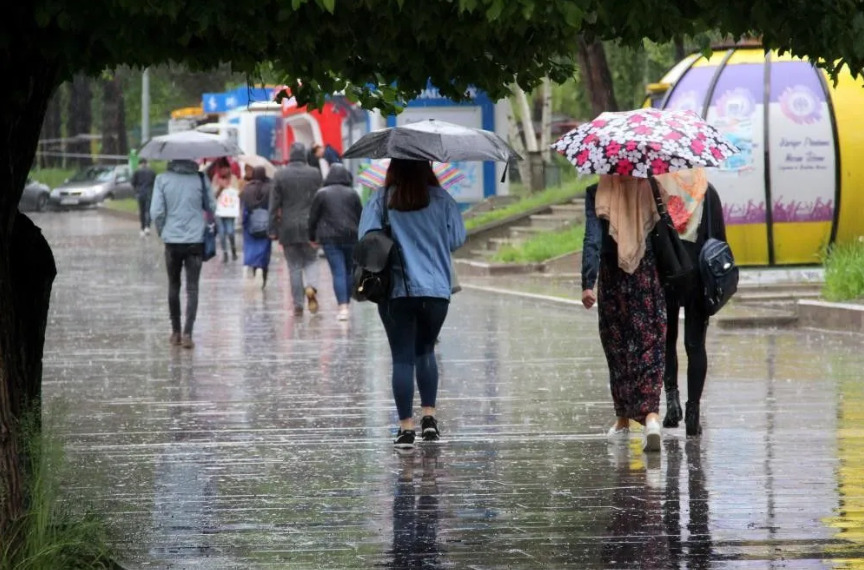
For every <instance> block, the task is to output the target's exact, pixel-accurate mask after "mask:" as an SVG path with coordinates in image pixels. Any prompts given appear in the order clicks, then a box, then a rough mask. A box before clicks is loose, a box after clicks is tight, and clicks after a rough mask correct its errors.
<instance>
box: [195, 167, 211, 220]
mask: <svg viewBox="0 0 864 570" xmlns="http://www.w3.org/2000/svg"><path fill="white" fill-rule="evenodd" d="M198 178H200V179H201V204H202V206H203V207H204V211H205V212H207V213H208V214H210V215H213V212H212V211H211V210H210V201H209V200H208V199H207V185H206V184H205V183H204V173H203V172H199V173H198Z"/></svg>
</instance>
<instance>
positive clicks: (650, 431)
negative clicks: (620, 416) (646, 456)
mask: <svg viewBox="0 0 864 570" xmlns="http://www.w3.org/2000/svg"><path fill="white" fill-rule="evenodd" d="M661 440H662V430H661V428H660V422H658V421H657V420H648V422H647V423H646V424H645V429H644V431H643V432H642V451H645V452H646V453H650V452H656V451H660V441H661Z"/></svg>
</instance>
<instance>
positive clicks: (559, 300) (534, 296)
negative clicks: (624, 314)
mask: <svg viewBox="0 0 864 570" xmlns="http://www.w3.org/2000/svg"><path fill="white" fill-rule="evenodd" d="M462 289H465V290H470V291H480V292H484V293H494V294H496V295H509V296H511V297H522V298H523V299H531V300H533V301H540V302H543V303H555V304H558V305H567V306H569V307H579V308H582V301H577V300H575V299H565V298H564V297H553V296H551V295H540V294H538V293H526V292H523V291H512V290H510V289H499V288H497V287H485V286H483V285H470V284H467V283H462Z"/></svg>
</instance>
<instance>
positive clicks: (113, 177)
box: [51, 165, 135, 208]
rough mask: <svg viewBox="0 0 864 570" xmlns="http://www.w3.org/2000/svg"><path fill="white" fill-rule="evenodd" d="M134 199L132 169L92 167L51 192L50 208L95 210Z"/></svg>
mask: <svg viewBox="0 0 864 570" xmlns="http://www.w3.org/2000/svg"><path fill="white" fill-rule="evenodd" d="M134 195H135V190H134V189H133V188H132V176H131V174H130V173H129V167H128V166H126V165H123V166H98V165H97V166H90V167H88V168H85V169H83V170H79V171H78V172H76V173H75V175H74V176H72V178H69V179H67V180H66V181H65V182H64V183H63V184H61V185H60V186H58V187H57V188H55V189H54V190H52V191H51V204H52V205H54V206H59V207H61V208H70V207H76V206H92V205H94V204H99V203H100V202H102V201H103V200H114V199H118V200H119V199H122V198H131V197H133V196H134Z"/></svg>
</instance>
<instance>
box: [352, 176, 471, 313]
mask: <svg viewBox="0 0 864 570" xmlns="http://www.w3.org/2000/svg"><path fill="white" fill-rule="evenodd" d="M383 195H384V192H383V191H381V190H379V191H378V192H376V193H375V196H373V197H372V199H371V200H369V202H368V203H367V204H366V207H365V208H363V214H362V216H361V217H360V228H359V234H360V236H361V237H362V236H364V235H366V234H367V233H368V232H370V231H372V230H379V229H381V227H382V212H383V210H382V202H383ZM389 217H390V227H391V228H392V232H393V239H394V240H395V241H396V242H397V243H398V244H399V247H400V249H401V253H402V255H401V261H402V262H401V263H399V262H397V263H395V264H394V267H393V293H392V294H391V298H393V299H395V298H398V297H436V298H441V299H449V298H450V291H451V276H450V252H452V251H455V250H457V249H459V248H460V247H461V246H462V244H464V243H465V239H466V234H465V223H464V222H463V221H462V214H461V213H460V212H459V207H458V206H457V204H456V201H455V200H454V199H453V198H452V197H451V196H450V195H449V194H448V193H447V192H446V191H445V190H443V189H442V188H439V187H437V186H430V187H429V205H428V206H426V207H425V208H423V209H422V210H416V211H413V212H400V211H397V210H389ZM403 264H404V272H403V268H402V265H403ZM406 274H407V275H406ZM406 281H407V287H406Z"/></svg>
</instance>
